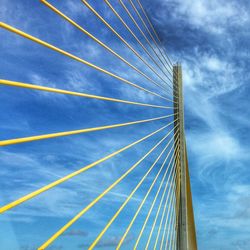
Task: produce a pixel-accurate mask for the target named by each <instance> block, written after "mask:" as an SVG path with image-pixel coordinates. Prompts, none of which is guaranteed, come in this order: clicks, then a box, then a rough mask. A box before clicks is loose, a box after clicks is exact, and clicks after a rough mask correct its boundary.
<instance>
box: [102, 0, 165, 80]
mask: <svg viewBox="0 0 250 250" xmlns="http://www.w3.org/2000/svg"><path fill="white" fill-rule="evenodd" d="M104 2H105V3H106V4H107V5H108V6H109V8H110V9H111V10H112V12H113V13H114V14H115V15H116V17H117V18H118V19H119V20H120V21H121V23H122V24H123V25H124V27H125V28H126V29H127V30H128V31H129V33H130V34H131V35H132V36H133V37H134V38H135V40H136V41H137V42H138V43H139V44H140V46H141V47H142V49H143V50H144V51H145V52H146V54H147V55H148V56H149V57H150V59H151V60H152V61H153V62H154V63H155V65H156V66H157V67H158V68H159V69H160V70H161V72H162V73H163V74H164V75H165V74H166V73H165V72H164V71H163V70H162V68H161V66H160V65H159V64H158V62H157V61H156V60H155V59H154V57H153V56H152V55H151V54H150V53H149V51H148V50H147V48H146V47H145V46H144V45H143V44H142V42H141V41H140V39H139V38H138V37H137V36H136V35H135V33H134V32H133V31H132V30H131V29H130V28H129V26H128V25H127V23H126V22H125V21H124V19H123V18H122V17H121V16H120V15H119V14H118V12H117V11H116V10H115V8H114V7H113V6H112V5H111V3H110V2H109V1H108V0H104ZM111 31H113V30H112V29H111ZM115 34H116V33H115ZM120 39H123V38H120ZM123 40H124V39H123ZM123 40H122V41H123ZM123 42H124V41H123ZM125 44H126V43H125ZM126 45H127V44H126ZM129 48H130V45H129ZM130 49H131V48H130ZM141 60H142V61H143V62H144V60H143V59H142V58H141ZM144 63H145V64H146V65H147V66H148V67H149V68H150V69H151V70H152V71H153V72H154V73H155V74H156V75H157V76H158V77H159V78H160V79H161V80H162V81H163V82H165V84H168V82H166V80H164V79H163V78H162V76H161V75H159V74H158V73H157V72H156V71H155V69H154V68H152V66H151V65H149V64H148V63H147V62H144ZM165 76H166V75H165ZM168 80H169V79H168Z"/></svg>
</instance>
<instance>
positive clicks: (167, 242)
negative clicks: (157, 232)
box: [160, 205, 175, 249]
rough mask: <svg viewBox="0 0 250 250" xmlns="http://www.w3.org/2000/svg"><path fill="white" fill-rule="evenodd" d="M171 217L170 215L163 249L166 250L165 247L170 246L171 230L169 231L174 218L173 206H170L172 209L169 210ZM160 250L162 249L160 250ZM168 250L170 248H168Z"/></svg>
mask: <svg viewBox="0 0 250 250" xmlns="http://www.w3.org/2000/svg"><path fill="white" fill-rule="evenodd" d="M171 210H172V211H171V215H170V220H169V224H168V231H167V235H166V246H165V249H167V246H170V244H171V242H170V240H171V235H172V232H173V231H172V230H171V227H172V225H173V222H174V217H175V209H174V206H173V205H172V209H171ZM160 249H162V248H160ZM168 249H170V247H169V248H168Z"/></svg>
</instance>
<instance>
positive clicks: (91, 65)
mask: <svg viewBox="0 0 250 250" xmlns="http://www.w3.org/2000/svg"><path fill="white" fill-rule="evenodd" d="M0 27H2V28H4V29H6V30H8V31H10V32H13V33H15V34H17V35H19V36H22V37H25V38H27V39H29V40H31V41H33V42H36V43H38V44H40V45H43V46H45V47H47V48H49V49H51V50H54V51H56V52H58V53H60V54H63V55H65V56H67V57H69V58H71V59H73V60H76V61H78V62H80V63H83V64H85V65H87V66H89V67H91V68H93V69H96V70H97V71H100V72H102V73H104V74H107V75H109V76H111V77H113V78H115V79H117V80H120V81H121V82H123V83H126V84H128V85H130V86H133V87H135V88H137V89H139V90H142V91H144V92H146V93H149V94H151V95H154V96H157V97H159V98H161V99H164V100H168V99H167V98H165V97H163V96H162V95H160V94H157V93H155V92H153V91H150V90H148V89H146V88H144V87H141V86H139V85H137V84H135V83H133V82H131V81H129V80H127V79H125V78H122V77H121V76H118V75H116V74H114V73H112V72H110V71H108V70H105V69H103V68H101V67H99V66H97V65H95V64H92V63H90V62H88V61H85V60H84V59H81V58H80V57H77V56H75V55H73V54H71V53H69V52H67V51H65V50H62V49H60V48H57V47H55V46H54V45H52V44H49V43H47V42H45V41H43V40H41V39H38V38H36V37H34V36H31V35H29V34H27V33H25V32H23V31H21V30H19V29H16V28H14V27H12V26H10V25H8V24H5V23H3V22H0Z"/></svg>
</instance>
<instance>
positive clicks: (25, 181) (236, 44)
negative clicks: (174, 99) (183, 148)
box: [0, 0, 250, 250]
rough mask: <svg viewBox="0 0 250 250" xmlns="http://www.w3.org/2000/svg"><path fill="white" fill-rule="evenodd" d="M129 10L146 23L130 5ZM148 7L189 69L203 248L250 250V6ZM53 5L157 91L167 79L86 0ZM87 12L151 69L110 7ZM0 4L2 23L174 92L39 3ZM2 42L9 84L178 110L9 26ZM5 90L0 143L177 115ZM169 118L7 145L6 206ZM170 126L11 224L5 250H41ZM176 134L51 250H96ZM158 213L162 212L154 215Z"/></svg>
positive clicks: (25, 208)
mask: <svg viewBox="0 0 250 250" xmlns="http://www.w3.org/2000/svg"><path fill="white" fill-rule="evenodd" d="M110 2H111V3H112V4H113V6H114V7H115V8H116V9H117V11H118V13H119V14H121V16H122V17H123V18H124V20H125V21H126V23H128V24H129V26H130V27H131V29H132V31H133V32H135V34H136V35H137V36H138V38H139V39H140V41H142V43H143V44H146V41H145V39H144V37H143V36H142V35H141V34H140V33H139V31H138V29H137V27H136V26H135V25H134V24H133V23H132V22H131V20H130V19H129V17H128V16H127V14H126V13H125V12H124V9H123V8H122V7H121V5H120V4H119V2H118V1H117V0H112V1H110ZM124 2H125V3H126V6H127V7H128V8H129V10H130V11H131V13H132V14H133V16H134V17H135V18H136V20H137V21H138V22H139V20H138V18H137V17H136V15H135V13H134V12H133V9H132V8H131V5H130V4H129V1H124ZM134 2H136V1H134ZM141 2H142V3H143V5H144V6H145V8H146V10H147V11H148V13H149V16H150V17H151V19H152V22H153V23H154V25H155V27H156V30H157V31H158V33H159V36H160V38H161V40H162V41H163V44H164V46H165V48H166V50H167V52H168V54H169V55H170V57H171V59H172V61H173V62H181V63H182V66H183V75H184V79H183V80H184V95H185V96H184V98H185V128H186V137H187V147H188V153H189V163H190V164H189V165H190V175H191V184H192V191H193V202H194V212H195V220H196V229H197V239H198V245H199V249H201V250H208V249H214V250H222V249H223V250H224V249H225V250H231V249H239V250H240V249H249V248H250V238H249V235H250V227H249V225H250V209H249V206H250V174H249V169H248V162H249V160H250V159H249V158H250V156H249V154H248V152H249V147H250V145H249V139H250V138H249V137H250V134H249V131H248V128H249V119H248V117H249V114H248V113H249V110H248V105H249V104H248V96H249V94H250V90H249V86H248V82H249V79H250V77H249V70H250V66H249V63H248V58H249V47H250V45H249V38H250V34H249V29H248V27H249V26H250V19H249V15H250V14H249V9H250V4H249V3H248V2H247V1H245V0H240V1H236V0H229V1H228V0H227V1H226V0H217V1H215V0H212V1H205V0H196V1H191V0H183V1H180V0H174V1H170V0H155V1H148V0H141ZM50 3H51V4H53V5H54V6H55V7H57V8H58V9H59V10H60V11H62V12H63V13H64V14H66V15H67V16H69V17H70V18H72V19H73V20H75V21H76V22H77V23H78V24H80V25H81V26H82V27H84V28H85V29H86V30H88V31H89V32H90V33H92V34H93V35H94V36H96V37H98V38H99V39H100V40H101V41H103V42H105V43H106V44H107V45H109V46H110V47H111V48H112V49H113V50H114V51H116V52H117V53H118V54H120V55H122V56H123V57H124V58H126V60H128V61H129V62H131V63H132V64H133V65H135V66H136V67H137V68H139V69H140V70H141V71H143V72H145V73H146V74H147V75H149V76H150V77H152V78H153V79H154V80H155V81H157V82H159V78H158V77H157V76H156V75H155V74H153V73H152V71H151V70H150V69H149V68H148V67H146V66H145V64H143V62H142V61H141V60H139V59H138V57H136V56H135V55H134V54H133V53H132V52H131V50H129V49H128V48H127V47H126V45H124V44H122V43H121V41H120V40H119V39H118V38H117V37H116V36H115V35H114V34H113V33H112V32H111V31H110V30H109V29H107V27H105V26H104V25H103V23H101V22H100V21H99V20H97V18H96V17H95V16H94V15H93V13H91V11H90V10H89V9H88V8H86V6H84V4H83V3H82V2H81V1H80V0H67V1H66V0H65V1H60V3H59V1H55V0H53V1H50ZM89 3H90V4H91V5H93V6H94V7H95V8H96V10H97V11H98V12H99V13H100V14H101V15H102V16H103V17H105V19H106V20H107V21H108V22H110V23H112V25H113V27H114V28H115V29H116V30H117V31H118V32H119V33H120V34H121V35H122V36H123V37H124V38H125V39H126V40H127V41H129V43H130V44H131V45H132V46H133V47H134V48H136V50H137V51H138V52H139V53H140V54H141V55H143V57H144V58H147V60H148V61H150V58H149V57H147V55H146V54H145V52H144V51H143V49H142V47H140V46H139V45H138V43H137V42H136V40H135V39H134V38H133V36H132V35H131V34H129V33H128V31H127V30H126V29H125V28H124V26H122V24H121V23H120V22H119V20H118V19H117V17H116V16H115V15H114V14H113V13H112V11H111V10H110V8H109V7H108V6H107V5H106V4H105V2H104V1H94V0H91V1H89ZM0 4H1V8H0V20H1V21H2V22H5V23H7V24H9V25H12V26H14V27H16V28H18V29H20V30H23V31H25V32H27V33H29V34H31V35H33V36H36V37H38V38H40V39H42V40H44V41H47V42H49V43H51V44H53V45H55V46H58V47H59V48H62V49H64V50H66V51H69V52H70V53H72V54H74V55H77V56H78V57H80V58H83V59H85V60H87V61H90V62H92V63H95V64H96V65H98V66H100V67H103V68H105V69H107V70H109V71H112V72H114V73H116V74H117V75H120V76H122V77H124V78H126V79H129V80H131V81H133V82H135V83H136V84H138V85H140V86H143V87H144V88H147V89H149V90H151V91H153V92H155V93H160V94H161V95H164V96H168V93H167V92H166V93H165V92H163V90H162V89H161V88H159V87H157V86H155V85H153V84H152V83H151V82H149V81H148V80H145V78H144V77H143V76H140V75H139V74H138V73H136V71H134V70H133V69H131V68H129V67H128V66H127V65H126V64H124V63H123V62H121V61H119V60H118V59H117V58H115V57H114V56H113V55H111V54H110V53H109V52H108V51H106V50H105V49H103V48H102V47H101V46H100V45H98V44H96V43H94V42H93V41H92V40H91V39H90V38H89V37H87V36H86V35H84V34H83V33H82V32H80V31H79V30H77V29H76V28H74V27H73V26H72V25H71V24H69V23H67V22H66V21H65V20H64V19H62V18H61V17H59V16H57V15H56V14H55V13H54V12H53V11H51V10H50V9H49V8H47V7H46V6H45V5H43V4H42V3H41V2H40V1H30V0H23V1H18V0H12V1H7V0H0ZM136 6H137V5H136ZM0 39H1V43H0V52H1V57H0V64H1V67H0V78H1V79H7V80H12V81H20V82H26V83H33V84H38V85H43V86H48V87H56V88H61V89H67V90H72V91H78V92H84V93H89V94H96V95H103V96H109V97H115V98H120V99H125V100H132V101H139V102H143V103H150V104H156V105H167V106H171V102H169V101H166V100H163V99H161V98H159V97H157V96H154V95H150V94H147V93H145V92H143V91H140V90H138V89H136V88H133V87H131V86H129V85H127V84H124V83H122V82H121V81H118V80H115V79H113V78H112V77H109V76H107V75H104V74H102V73H98V72H97V71H96V70H93V69H91V68H90V67H88V66H86V65H84V64H81V63H79V62H76V61H73V60H71V59H69V58H67V57H65V56H63V55H60V54H58V53H56V52H54V51H51V50H49V49H47V48H44V47H42V46H40V45H38V44H35V43H33V42H31V41H28V40H26V39H24V38H22V37H20V36H17V35H14V34H12V33H10V32H9V31H6V30H3V29H0ZM146 48H148V46H147V45H146ZM148 49H149V50H150V48H148ZM156 60H157V59H156ZM160 74H161V73H160ZM0 88H1V91H0V98H1V105H0V119H1V123H0V128H1V133H0V139H1V140H4V139H10V138H17V137H24V136H31V135H37V134H46V133H53V132H58V131H68V130H74V129H81V128H87V127H93V126H101V125H109V124H114V123H122V122H127V121H135V120H141V119H148V118H153V117H160V116H164V115H166V114H171V110H165V109H158V108H149V107H138V106H133V105H125V104H119V103H114V104H113V103H107V102H104V101H98V100H92V99H85V98H79V97H72V96H71V97H70V96H65V95H59V94H52V93H46V92H38V91H31V90H22V89H18V88H13V87H7V86H0ZM171 121H172V118H167V119H165V120H160V121H155V122H150V123H145V124H140V125H134V126H128V127H123V128H119V129H112V130H107V131H99V132H94V133H86V134H82V135H74V136H69V137H60V138H55V139H50V140H42V141H36V142H32V143H25V144H19V145H13V146H8V147H3V148H1V151H0V163H1V173H0V185H1V189H0V204H1V206H2V205H4V204H6V203H8V202H11V201H13V200H15V199H17V198H19V197H21V196H22V195H24V194H27V193H29V192H31V191H33V190H36V189H37V188H39V187H42V186H44V185H46V184H48V183H50V182H52V181H54V180H56V179H58V178H60V177H62V176H65V175H66V174H68V173H71V172H72V171H75V170H78V169H79V168H81V167H83V166H85V165H87V164H89V163H91V162H93V161H95V160H97V159H99V158H101V157H103V156H105V155H107V154H108V153H112V152H113V151H115V150H118V149H119V148H121V147H123V146H125V145H127V144H129V143H132V142H133V141H135V140H138V139H140V138H142V137H143V136H145V135H147V134H149V133H151V132H153V131H155V130H157V129H159V128H160V127H162V126H164V125H165V124H166V122H171ZM171 128H172V126H170V127H169V128H167V129H166V130H164V131H161V132H159V133H158V134H156V135H155V136H154V137H152V138H150V139H148V140H147V141H145V142H143V143H140V144H138V145H136V146H135V147H133V148H131V149H129V150H127V151H125V152H124V153H122V154H121V155H119V156H116V157H114V158H113V159H112V160H109V161H107V162H104V163H102V164H100V165H98V166H96V167H95V168H93V169H91V170H89V171H87V172H86V173H84V174H82V175H80V176H77V177H75V178H74V179H72V180H70V181H68V182H66V183H64V184H62V185H60V186H58V187H56V188H54V189H52V190H49V191H48V192H45V193H43V194H41V195H40V196H38V197H36V198H34V199H32V200H30V201H28V202H27V203H25V204H22V205H21V206H18V207H16V208H14V209H13V210H11V211H9V212H7V213H5V214H3V215H1V217H0V225H1V226H0V241H1V246H3V249H6V250H17V249H23V250H24V249H25V250H31V249H35V248H36V247H38V246H39V245H41V244H42V243H43V242H44V241H45V240H46V239H47V238H48V237H50V236H51V235H52V234H53V233H55V232H56V231H57V230H58V229H59V228H60V227H61V226H63V225H64V224H65V223H66V222H67V221H68V220H69V219H71V218H72V217H73V216H74V215H75V214H76V213H78V212H79V211H80V210H81V209H83V208H84V207H85V206H86V205H87V204H89V203H90V202H91V201H92V200H93V199H94V198H95V197H96V196H97V195H98V194H99V193H100V192H101V191H103V190H104V189H105V188H106V187H108V186H109V185H110V184H111V183H112V182H113V181H114V180H115V179H117V178H119V176H121V175H122V174H123V173H124V172H125V171H126V170H127V169H128V168H129V167H130V166H131V165H133V164H134V163H135V162H136V161H137V160H138V159H139V158H141V157H142V156H143V155H144V154H145V152H147V151H149V150H150V149H151V148H152V147H153V146H154V145H155V144H156V142H157V141H159V140H160V139H161V138H162V137H163V136H164V135H165V134H166V133H167V131H170V130H171ZM170 137H171V136H169V138H167V139H166V141H165V142H164V143H162V145H160V146H159V148H157V149H156V150H155V151H154V152H152V154H151V156H150V157H148V158H147V159H145V161H143V163H141V164H140V167H139V166H138V168H137V169H136V170H135V171H134V172H133V173H131V174H130V176H129V177H128V178H126V179H125V181H123V182H122V183H121V184H120V185H118V186H116V187H115V188H114V189H113V190H112V192H111V193H110V194H108V195H106V196H105V197H104V198H103V199H102V200H101V201H100V202H99V203H98V205H96V206H94V207H93V208H92V209H91V210H89V211H88V212H87V213H86V214H85V215H84V216H83V217H82V218H81V219H80V220H79V221H78V222H77V223H75V224H74V225H73V226H72V227H71V228H70V229H69V230H67V231H66V232H65V233H64V234H63V236H61V237H60V238H59V239H58V240H56V241H55V242H54V243H53V244H52V246H51V247H50V248H48V249H85V248H86V247H87V246H89V244H90V243H91V242H92V241H93V240H94V239H95V237H96V235H97V234H98V233H99V232H100V230H101V229H102V228H103V227H104V226H105V224H106V223H107V221H108V220H109V219H110V218H111V217H112V215H113V214H114V213H115V212H116V210H117V209H118V208H119V206H120V205H121V204H122V202H123V201H124V200H125V199H126V197H127V196H128V195H129V194H130V192H131V191H132V190H133V188H134V187H135V185H136V184H137V183H138V181H139V178H138V176H142V175H143V174H145V171H147V169H148V168H149V166H150V165H151V164H152V163H153V162H154V160H155V159H156V158H157V156H158V155H159V154H160V153H161V151H162V150H163V148H164V146H165V145H166V144H167V140H169V139H170ZM164 156H165V157H166V152H165V153H164V155H163V157H162V158H161V159H160V160H159V163H157V164H156V168H155V169H153V171H152V172H151V173H150V175H149V176H148V178H147V179H146V181H145V182H144V183H143V185H142V187H141V188H140V189H139V190H138V192H136V194H135V195H134V196H133V199H132V200H131V202H130V203H129V204H128V205H127V206H126V208H125V209H124V210H123V211H122V213H121V214H120V216H119V217H118V219H117V220H116V221H115V223H114V224H113V225H112V227H110V229H109V230H108V231H107V233H106V234H105V235H104V237H103V239H102V240H101V241H100V244H99V247H100V249H113V248H114V246H115V245H117V243H118V241H119V239H120V237H121V236H122V235H123V233H124V230H125V228H126V227H127V226H128V224H129V221H130V220H131V218H132V217H133V215H134V213H135V211H136V208H137V207H138V206H139V204H140V201H141V200H142V199H143V197H144V195H145V193H146V190H148V188H149V186H150V184H151V183H152V181H153V179H154V178H155V176H156V174H157V171H158V170H159V168H160V166H161V164H162V162H163V160H164ZM168 161H169V160H168ZM167 163H168V162H167ZM166 165H167V164H166ZM145 169H146V170H145ZM158 185H159V184H158ZM156 192H157V187H155V188H154V189H153V190H152V193H151V195H150V196H149V198H148V199H147V201H146V203H145V206H144V208H143V209H142V211H141V214H140V216H138V218H137V220H136V223H135V224H134V225H133V227H132V228H131V231H130V233H129V235H128V237H127V238H126V241H125V242H124V247H123V248H124V249H128V248H131V247H132V246H133V245H134V242H135V239H136V238H137V236H138V230H140V228H141V226H142V223H143V221H144V219H145V216H146V214H147V211H148V209H149V207H150V204H151V202H152V201H153V198H154V195H155V194H156ZM155 213H156V209H154V210H153V212H152V214H155ZM152 222H153V220H152V219H151V220H150V221H149V225H148V227H146V229H145V234H144V236H143V237H142V240H141V244H140V245H139V248H141V249H143V248H144V246H145V242H146V240H147V235H148V233H149V231H150V225H151V224H152ZM150 223H151V224H150Z"/></svg>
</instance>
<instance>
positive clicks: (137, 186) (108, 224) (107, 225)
mask: <svg viewBox="0 0 250 250" xmlns="http://www.w3.org/2000/svg"><path fill="white" fill-rule="evenodd" d="M173 139H174V137H172V138H171V139H170V140H169V141H168V143H167V145H166V146H165V147H164V149H163V150H162V151H161V153H160V155H159V156H158V157H157V159H156V160H155V161H154V163H153V164H152V165H151V166H150V168H149V169H148V171H147V172H146V174H145V175H144V176H143V177H142V179H141V180H140V181H139V183H138V184H137V185H136V187H135V188H134V189H133V191H132V192H131V193H130V195H129V196H128V197H127V198H126V200H125V201H124V202H123V204H122V205H121V206H120V208H119V209H118V210H117V212H116V213H115V214H114V216H113V217H112V218H111V219H110V220H109V222H108V223H107V224H106V226H105V227H104V229H103V230H102V231H101V232H100V233H99V235H98V236H97V237H96V239H95V240H94V241H93V243H92V244H91V245H90V247H89V250H91V249H93V248H94V247H95V246H96V245H97V243H98V242H99V241H100V239H101V238H102V236H103V235H104V234H105V232H106V231H107V230H108V229H109V227H110V226H111V225H112V224H113V222H114V221H115V219H116V218H117V217H118V216H119V214H120V213H121V211H122V210H123V209H124V207H125V206H126V205H127V203H128V202H129V201H130V200H131V198H132V197H133V195H134V194H135V192H136V191H137V190H138V189H139V187H140V186H141V185H142V183H143V182H144V180H145V179H146V178H147V176H148V175H149V174H150V172H151V171H152V169H153V168H154V167H155V165H156V163H157V162H158V161H159V159H160V158H161V156H162V155H163V153H164V152H165V151H166V149H167V148H168V147H169V145H170V143H171V142H172V141H173ZM173 146H174V145H173ZM173 146H172V147H171V149H170V150H169V152H168V154H167V156H166V158H165V160H164V162H163V164H162V165H161V167H160V169H159V171H158V174H157V175H156V177H155V178H156V179H157V178H158V176H159V174H160V173H161V171H162V169H163V167H164V166H165V163H166V161H167V159H168V157H169V155H170V153H171V152H172V149H173Z"/></svg>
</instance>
